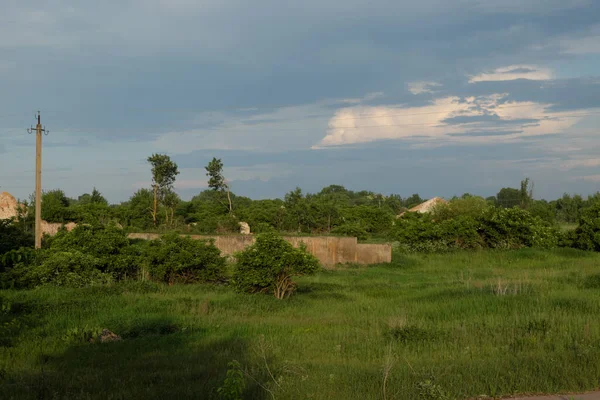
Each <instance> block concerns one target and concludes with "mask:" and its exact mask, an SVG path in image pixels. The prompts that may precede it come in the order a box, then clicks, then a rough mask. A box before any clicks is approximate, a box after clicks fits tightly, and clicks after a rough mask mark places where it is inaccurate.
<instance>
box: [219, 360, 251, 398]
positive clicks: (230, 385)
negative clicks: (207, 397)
mask: <svg viewBox="0 0 600 400" xmlns="http://www.w3.org/2000/svg"><path fill="white" fill-rule="evenodd" d="M227 366H228V367H229V369H228V370H227V377H226V378H225V381H224V382H223V386H221V387H220V388H219V389H217V393H218V394H219V399H222V400H242V394H243V393H244V389H245V388H246V381H245V380H244V372H243V371H242V366H241V365H240V363H239V361H237V360H233V361H230V362H229V363H227Z"/></svg>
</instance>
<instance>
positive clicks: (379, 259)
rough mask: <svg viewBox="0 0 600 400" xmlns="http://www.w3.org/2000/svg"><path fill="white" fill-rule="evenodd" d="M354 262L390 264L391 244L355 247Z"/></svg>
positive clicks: (360, 244)
mask: <svg viewBox="0 0 600 400" xmlns="http://www.w3.org/2000/svg"><path fill="white" fill-rule="evenodd" d="M356 262H357V263H358V264H384V263H391V262H392V245H391V244H362V243H359V244H357V245H356Z"/></svg>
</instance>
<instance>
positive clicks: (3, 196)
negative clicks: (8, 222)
mask: <svg viewBox="0 0 600 400" xmlns="http://www.w3.org/2000/svg"><path fill="white" fill-rule="evenodd" d="M18 207H19V202H18V201H17V199H15V198H14V196H13V195H11V194H10V193H8V192H2V193H0V219H11V218H14V217H16V216H17V209H18Z"/></svg>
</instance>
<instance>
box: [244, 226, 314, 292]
mask: <svg viewBox="0 0 600 400" xmlns="http://www.w3.org/2000/svg"><path fill="white" fill-rule="evenodd" d="M236 259H237V261H236V268H235V274H234V278H233V282H234V285H235V286H236V287H237V289H238V290H241V291H247V292H251V293H255V292H272V293H273V294H274V295H275V297H276V298H277V299H280V300H281V299H283V298H285V297H288V296H289V295H290V294H292V293H293V292H294V290H295V289H296V284H295V283H294V281H293V280H292V278H294V277H297V276H302V275H311V274H314V273H315V272H317V271H318V270H319V266H320V265H319V260H317V259H316V258H315V257H314V256H313V255H311V254H309V253H308V252H307V251H306V248H305V247H304V246H303V245H301V246H300V247H299V248H295V247H293V246H292V245H291V244H290V243H288V242H287V241H285V240H284V239H283V238H282V237H281V236H279V235H277V234H276V233H274V232H272V233H263V234H261V235H258V236H257V238H256V242H255V243H254V244H253V245H251V246H249V247H248V248H247V249H246V250H244V251H242V252H240V253H238V254H237V255H236Z"/></svg>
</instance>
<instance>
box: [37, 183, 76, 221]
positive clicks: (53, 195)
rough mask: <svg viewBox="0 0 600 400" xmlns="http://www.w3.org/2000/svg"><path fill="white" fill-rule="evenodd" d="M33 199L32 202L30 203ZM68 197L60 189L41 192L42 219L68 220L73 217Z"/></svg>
mask: <svg viewBox="0 0 600 400" xmlns="http://www.w3.org/2000/svg"><path fill="white" fill-rule="evenodd" d="M33 204H35V201H33V202H32V205H33ZM69 204H70V203H69V199H68V197H67V196H66V195H65V192H63V191H62V190H60V189H55V190H50V191H47V192H44V193H42V219H43V220H45V221H48V222H68V221H71V220H72V219H73V214H72V212H71V210H70V209H69Z"/></svg>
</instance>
